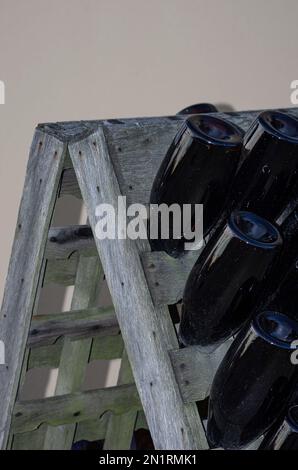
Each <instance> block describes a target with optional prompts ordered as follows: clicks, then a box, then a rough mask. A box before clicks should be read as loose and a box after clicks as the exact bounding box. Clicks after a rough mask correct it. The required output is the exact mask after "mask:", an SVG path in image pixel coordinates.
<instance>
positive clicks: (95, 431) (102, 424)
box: [74, 411, 111, 442]
mask: <svg viewBox="0 0 298 470" xmlns="http://www.w3.org/2000/svg"><path fill="white" fill-rule="evenodd" d="M110 415H111V411H107V412H106V413H104V414H103V415H102V416H101V417H100V418H98V419H89V420H86V421H82V422H81V423H78V425H77V428H76V433H75V437H74V442H78V441H81V440H84V439H85V440H87V441H90V442H92V441H99V440H100V441H103V440H104V439H105V436H106V432H107V425H108V421H109V419H110Z"/></svg>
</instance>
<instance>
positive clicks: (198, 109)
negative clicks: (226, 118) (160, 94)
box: [177, 103, 218, 114]
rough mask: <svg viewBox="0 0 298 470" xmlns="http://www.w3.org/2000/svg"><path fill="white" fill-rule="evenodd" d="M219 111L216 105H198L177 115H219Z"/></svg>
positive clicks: (191, 106) (182, 110)
mask: <svg viewBox="0 0 298 470" xmlns="http://www.w3.org/2000/svg"><path fill="white" fill-rule="evenodd" d="M217 112H218V109H217V108H216V106H214V104H210V103H196V104H191V105H190V106H187V108H183V109H181V111H179V113H177V114H204V113H217Z"/></svg>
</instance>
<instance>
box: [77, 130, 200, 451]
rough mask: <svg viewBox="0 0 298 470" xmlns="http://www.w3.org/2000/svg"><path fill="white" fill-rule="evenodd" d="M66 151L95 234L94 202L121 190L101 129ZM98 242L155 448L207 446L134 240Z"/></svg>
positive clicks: (111, 200) (114, 196) (167, 326)
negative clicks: (182, 386) (181, 385)
mask: <svg viewBox="0 0 298 470" xmlns="http://www.w3.org/2000/svg"><path fill="white" fill-rule="evenodd" d="M69 152H70V156H71V159H72V162H73V166H74V168H75V171H76V175H77V178H78V182H79V185H80V189H81V192H82V196H83V199H84V202H85V204H86V208H87V214H88V217H89V223H90V226H91V227H92V230H93V232H94V231H95V225H96V217H95V209H96V207H97V205H98V204H99V203H101V202H105V203H110V204H112V205H113V206H114V207H115V208H116V207H117V200H118V196H119V195H120V194H121V193H120V189H119V185H118V182H117V178H116V176H115V173H114V170H113V166H112V162H111V160H110V158H109V153H108V148H107V145H106V140H105V137H104V134H103V131H102V129H98V131H96V132H95V133H94V134H93V135H91V136H90V138H86V139H84V140H83V141H80V142H75V143H72V144H71V145H69ZM96 244H97V248H98V251H99V255H100V258H101V261H102V263H103V267H104V271H105V275H106V279H107V282H108V285H109V289H110V292H111V295H112V297H113V302H114V306H115V311H116V314H117V318H118V322H119V325H120V327H121V332H122V336H123V338H124V341H125V345H126V349H127V353H128V356H129V360H130V363H131V366H132V369H133V373H134V378H135V381H136V384H137V387H138V390H139V393H140V396H141V399H142V403H143V406H144V411H145V413H146V417H147V420H148V424H149V426H150V430H151V434H152V437H153V440H154V443H155V447H156V448H157V449H195V448H204V447H207V442H206V437H205V433H204V430H203V428H202V423H201V421H200V418H199V415H198V412H197V409H196V407H195V405H193V404H187V405H186V404H184V403H183V401H182V397H181V394H180V391H179V388H178V384H177V382H176V379H175V376H174V371H173V368H172V364H171V361H170V357H169V354H168V350H169V349H174V348H175V347H176V348H177V346H178V344H177V339H175V336H174V331H173V326H172V327H170V322H169V315H168V312H166V309H165V308H163V309H162V308H159V309H155V308H154V306H153V303H152V299H151V297H150V293H149V289H148V285H147V282H146V278H145V275H144V271H143V268H142V265H141V261H140V257H139V251H138V247H137V244H136V243H135V242H133V241H131V240H127V239H125V240H114V241H113V240H101V241H99V240H97V239H96ZM171 328H172V329H171ZM144 334H145V335H146V341H144ZM165 384H167V387H165Z"/></svg>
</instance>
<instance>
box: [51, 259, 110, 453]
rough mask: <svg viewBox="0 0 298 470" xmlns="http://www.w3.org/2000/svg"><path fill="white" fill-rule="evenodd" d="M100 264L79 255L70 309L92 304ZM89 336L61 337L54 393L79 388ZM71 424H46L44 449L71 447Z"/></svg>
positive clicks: (57, 393)
mask: <svg viewBox="0 0 298 470" xmlns="http://www.w3.org/2000/svg"><path fill="white" fill-rule="evenodd" d="M102 277H103V275H102V267H101V264H100V262H99V260H98V256H95V257H92V258H91V257H89V258H84V257H80V259H79V264H78V271H77V275H76V281H75V289H74V293H73V298H72V302H71V308H72V309H84V308H88V307H92V306H94V305H95V303H96V300H97V297H98V293H99V288H100V284H101V283H100V281H102ZM91 346H92V338H85V339H81V340H76V341H71V340H70V338H68V337H65V338H64V341H63V347H62V351H61V357H60V362H59V371H58V378H57V384H56V390H55V394H56V395H63V394H66V393H72V392H77V391H80V390H81V388H82V385H83V382H84V378H85V370H86V366H87V364H88V360H89V357H90V351H91ZM75 429H76V426H75V424H71V425H64V424H63V425H62V426H57V427H55V428H53V427H49V428H48V429H47V431H46V434H45V439H44V447H43V448H44V449H50V450H51V449H58V450H59V449H71V446H72V443H73V439H74V435H75Z"/></svg>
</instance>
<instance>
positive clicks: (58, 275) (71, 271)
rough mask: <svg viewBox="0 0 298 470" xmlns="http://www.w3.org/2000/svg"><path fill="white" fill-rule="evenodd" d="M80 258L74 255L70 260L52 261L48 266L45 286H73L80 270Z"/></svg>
mask: <svg viewBox="0 0 298 470" xmlns="http://www.w3.org/2000/svg"><path fill="white" fill-rule="evenodd" d="M78 262H79V256H78V254H77V253H74V254H73V255H72V256H71V257H70V258H69V259H50V260H48V261H47V264H46V271H45V276H44V281H43V285H44V286H46V285H47V284H61V285H63V286H73V285H74V283H75V279H76V272H77V269H78Z"/></svg>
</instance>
